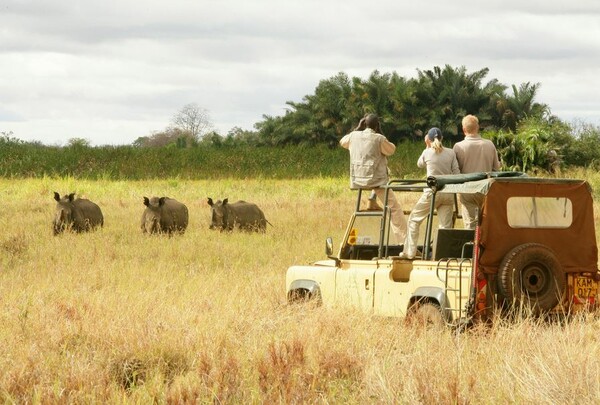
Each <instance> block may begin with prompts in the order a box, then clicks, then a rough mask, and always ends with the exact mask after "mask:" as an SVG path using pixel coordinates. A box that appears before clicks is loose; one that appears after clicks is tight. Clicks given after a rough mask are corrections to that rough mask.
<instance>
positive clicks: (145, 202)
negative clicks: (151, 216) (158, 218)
mask: <svg viewBox="0 0 600 405" xmlns="http://www.w3.org/2000/svg"><path fill="white" fill-rule="evenodd" d="M144 205H145V206H146V207H147V206H148V205H150V200H149V199H148V197H144Z"/></svg>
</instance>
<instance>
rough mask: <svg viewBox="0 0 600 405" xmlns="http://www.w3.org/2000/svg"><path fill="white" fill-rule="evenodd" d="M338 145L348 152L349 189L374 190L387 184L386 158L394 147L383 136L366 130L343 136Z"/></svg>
mask: <svg viewBox="0 0 600 405" xmlns="http://www.w3.org/2000/svg"><path fill="white" fill-rule="evenodd" d="M340 145H341V146H342V147H343V148H346V149H348V150H349V151H350V187H351V188H375V187H380V186H382V185H384V184H386V183H387V182H388V170H387V156H390V155H392V154H393V153H394V152H395V151H396V145H394V144H393V143H391V142H390V141H388V140H387V138H386V137H385V136H383V135H382V134H379V133H377V132H375V131H373V130H372V129H371V128H367V129H365V130H364V131H353V132H351V133H349V134H348V135H346V136H344V137H343V138H342V139H341V140H340Z"/></svg>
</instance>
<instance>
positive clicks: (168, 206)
mask: <svg viewBox="0 0 600 405" xmlns="http://www.w3.org/2000/svg"><path fill="white" fill-rule="evenodd" d="M144 205H145V206H146V209H145V210H144V213H143V214H142V231H143V232H144V233H150V234H152V233H168V234H172V233H173V232H179V233H184V232H185V229H186V228H187V226H188V220H189V216H188V209H187V207H186V206H185V205H184V204H182V203H180V202H179V201H177V200H175V199H173V198H169V197H152V198H148V197H144Z"/></svg>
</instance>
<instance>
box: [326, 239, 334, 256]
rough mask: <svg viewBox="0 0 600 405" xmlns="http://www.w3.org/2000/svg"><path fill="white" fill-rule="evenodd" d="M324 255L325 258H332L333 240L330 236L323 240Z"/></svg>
mask: <svg viewBox="0 0 600 405" xmlns="http://www.w3.org/2000/svg"><path fill="white" fill-rule="evenodd" d="M325 254H326V255H327V257H329V256H333V238H332V237H331V236H328V237H327V239H325Z"/></svg>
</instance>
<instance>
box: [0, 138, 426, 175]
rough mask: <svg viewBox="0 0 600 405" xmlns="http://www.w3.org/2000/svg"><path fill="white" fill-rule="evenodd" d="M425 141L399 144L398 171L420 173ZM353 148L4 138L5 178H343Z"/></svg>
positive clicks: (0, 169)
mask: <svg viewBox="0 0 600 405" xmlns="http://www.w3.org/2000/svg"><path fill="white" fill-rule="evenodd" d="M421 148H422V145H417V144H413V143H410V142H407V143H403V144H401V145H400V146H399V148H398V152H397V153H396V154H395V155H393V156H392V157H390V159H389V166H390V169H391V171H392V173H393V174H394V175H396V174H397V175H401V176H404V175H408V174H411V175H412V174H413V173H418V172H419V171H418V170H417V169H416V160H417V158H418V156H419V154H420V152H421ZM348 159H349V158H348V151H346V150H344V149H342V148H334V149H329V148H327V147H324V146H318V147H284V148H274V147H250V146H236V147H213V146H206V145H201V146H199V147H195V148H190V149H179V148H172V147H165V148H134V147H132V146H104V147H93V148H92V147H81V146H74V147H64V148H59V147H50V146H42V145H32V144H26V143H18V142H7V141H6V140H3V139H0V176H2V177H9V178H31V177H36V178H39V177H43V176H50V177H65V176H71V177H75V178H78V179H93V180H99V179H104V180H143V179H161V178H163V179H164V178H180V179H195V180H202V179H224V178H268V179H293V178H313V177H319V176H322V177H337V176H340V175H342V174H344V173H347V172H348V165H349V163H348Z"/></svg>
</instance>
